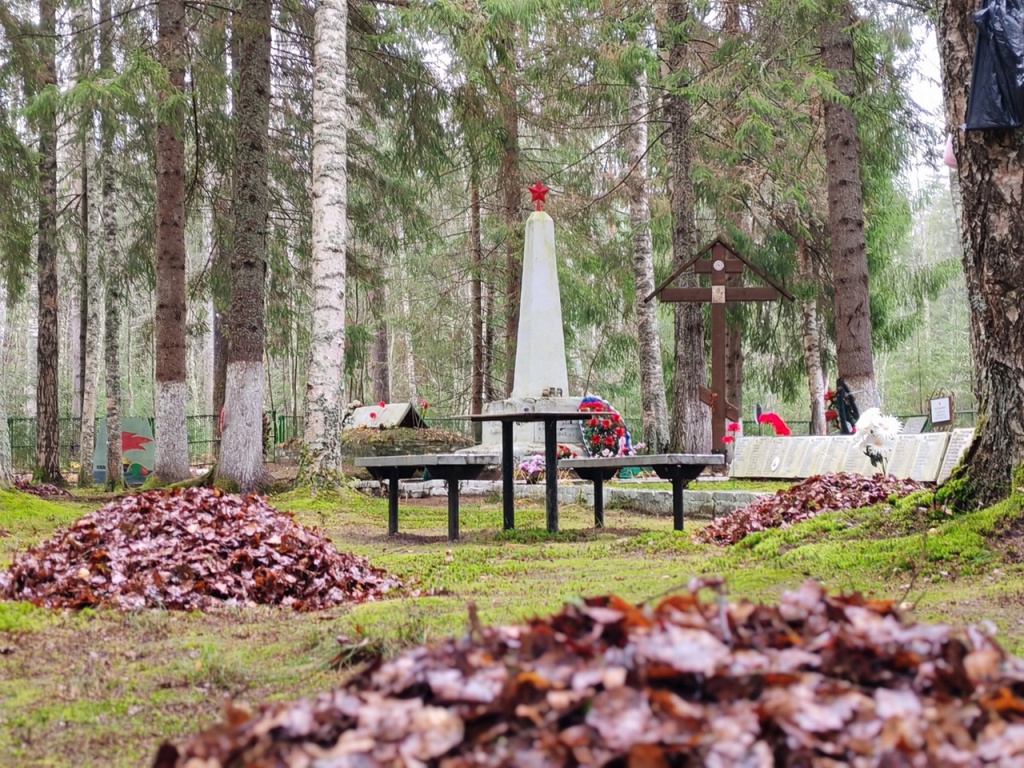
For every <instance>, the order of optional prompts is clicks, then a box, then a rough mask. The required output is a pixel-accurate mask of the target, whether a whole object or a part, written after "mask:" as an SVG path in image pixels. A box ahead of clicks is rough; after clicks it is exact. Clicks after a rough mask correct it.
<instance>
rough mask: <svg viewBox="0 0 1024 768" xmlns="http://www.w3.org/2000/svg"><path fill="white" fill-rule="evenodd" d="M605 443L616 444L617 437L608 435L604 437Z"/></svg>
mask: <svg viewBox="0 0 1024 768" xmlns="http://www.w3.org/2000/svg"><path fill="white" fill-rule="evenodd" d="M604 444H605V445H615V438H614V437H612V436H611V435H608V436H607V437H606V438H605V439H604Z"/></svg>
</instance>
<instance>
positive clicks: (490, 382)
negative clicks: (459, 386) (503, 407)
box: [484, 281, 498, 403]
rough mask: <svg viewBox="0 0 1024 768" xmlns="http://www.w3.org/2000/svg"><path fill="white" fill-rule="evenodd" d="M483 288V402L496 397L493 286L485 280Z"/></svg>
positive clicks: (489, 401)
mask: <svg viewBox="0 0 1024 768" xmlns="http://www.w3.org/2000/svg"><path fill="white" fill-rule="evenodd" d="M484 289H485V290H486V292H487V296H486V299H485V300H484V402H487V403H493V402H494V401H495V400H497V399H498V392H497V390H496V389H495V387H494V286H493V285H491V284H490V283H488V282H486V281H485V282H484Z"/></svg>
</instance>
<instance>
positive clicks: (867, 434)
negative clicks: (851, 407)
mask: <svg viewBox="0 0 1024 768" xmlns="http://www.w3.org/2000/svg"><path fill="white" fill-rule="evenodd" d="M902 428H903V424H902V422H900V420H899V419H897V418H896V417H895V416H884V415H883V414H882V412H881V411H880V410H878V409H877V408H868V409H867V410H866V411H864V413H862V414H861V415H860V418H859V419H857V425H856V435H857V445H858V447H859V448H860V449H861V450H862V451H864V455H865V456H867V457H868V458H869V459H871V466H872V467H877V466H878V465H879V464H881V465H882V474H883V475H884V474H887V472H886V464H888V462H889V459H891V458H892V452H893V450H894V449H895V448H896V437H897V436H898V435H899V433H900V429H902Z"/></svg>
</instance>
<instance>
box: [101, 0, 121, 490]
mask: <svg viewBox="0 0 1024 768" xmlns="http://www.w3.org/2000/svg"><path fill="white" fill-rule="evenodd" d="M110 6H111V0H100V5H99V12H100V54H99V65H100V70H101V71H102V72H103V73H104V74H105V75H107V74H110V73H111V71H112V69H113V66H114V30H113V22H112V20H111V15H110ZM116 135H117V123H116V118H115V117H114V116H113V115H112V114H110V110H103V112H102V114H101V115H100V157H99V166H100V167H99V171H100V176H101V180H100V184H101V196H102V207H101V209H100V218H101V222H102V228H103V259H102V262H101V266H102V268H103V270H104V286H105V290H104V312H103V313H104V334H103V339H104V342H103V346H104V377H105V378H104V385H105V386H104V389H105V392H106V403H105V410H106V419H107V446H106V448H107V480H106V486H107V490H111V491H112V490H119V489H121V488H122V487H123V485H124V483H123V481H122V477H121V350H120V346H121V310H122V307H121V300H122V293H121V257H120V254H119V253H118V250H117V177H116V175H115V174H116V170H115V168H114V139H115V137H116Z"/></svg>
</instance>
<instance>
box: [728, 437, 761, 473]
mask: <svg viewBox="0 0 1024 768" xmlns="http://www.w3.org/2000/svg"><path fill="white" fill-rule="evenodd" d="M768 439H769V438H767V437H740V438H739V439H737V440H736V456H735V457H734V458H733V460H732V466H731V467H730V470H729V475H730V476H731V477H762V475H760V474H759V473H760V472H761V467H762V465H763V464H764V453H765V444H764V441H765V440H768Z"/></svg>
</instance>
